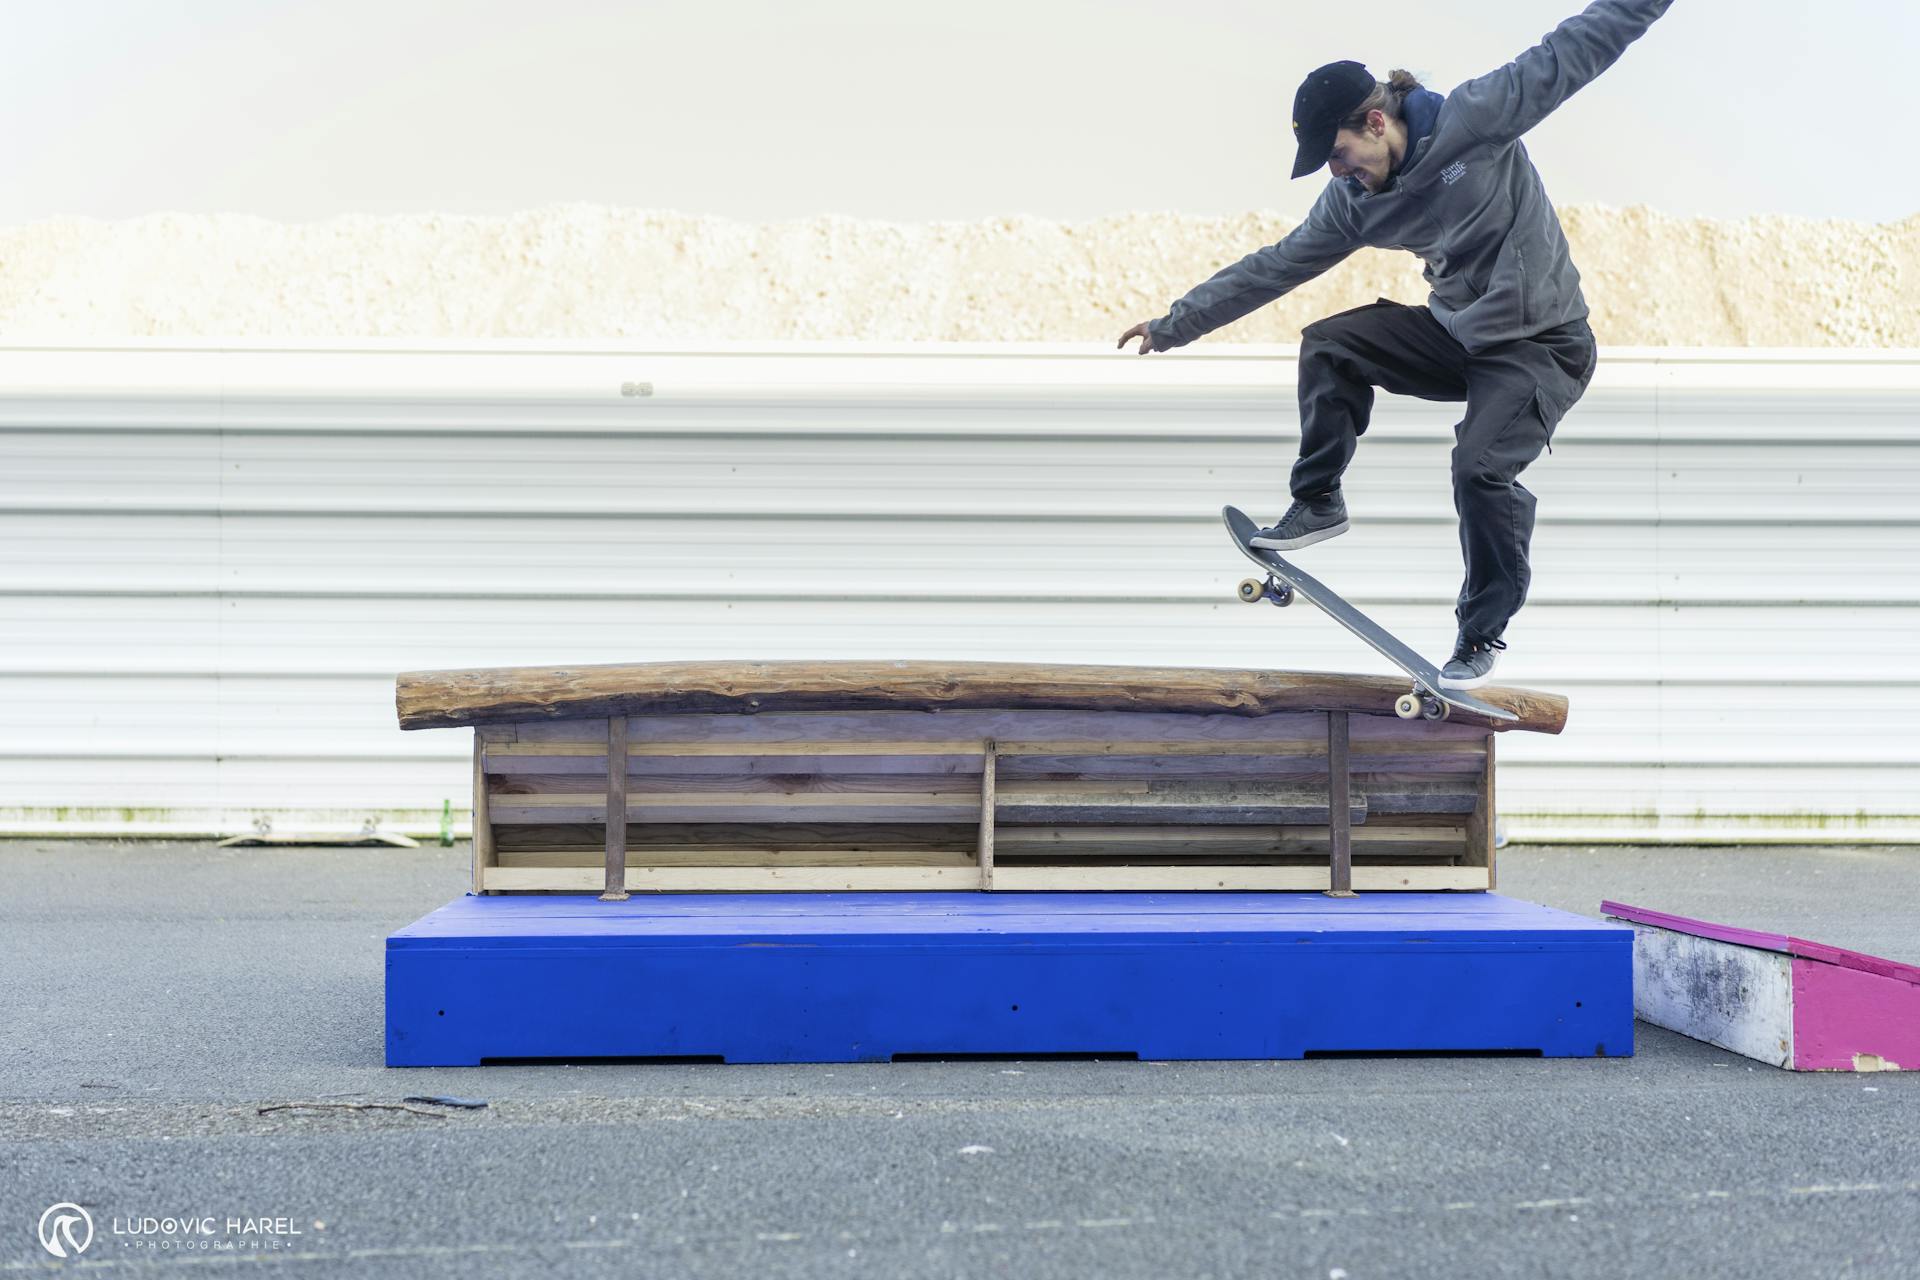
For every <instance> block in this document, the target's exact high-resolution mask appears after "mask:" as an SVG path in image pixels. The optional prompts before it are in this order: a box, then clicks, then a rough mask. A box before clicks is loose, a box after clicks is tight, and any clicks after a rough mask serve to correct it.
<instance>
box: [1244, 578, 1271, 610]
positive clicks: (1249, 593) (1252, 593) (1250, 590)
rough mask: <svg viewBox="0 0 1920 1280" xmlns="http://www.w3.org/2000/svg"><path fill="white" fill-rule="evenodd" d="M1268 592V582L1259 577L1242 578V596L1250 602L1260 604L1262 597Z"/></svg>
mask: <svg viewBox="0 0 1920 1280" xmlns="http://www.w3.org/2000/svg"><path fill="white" fill-rule="evenodd" d="M1266 592H1267V584H1266V583H1264V582H1262V581H1260V579H1258V578H1242V579H1241V580H1240V598H1241V599H1242V600H1244V601H1246V602H1247V603H1248V604H1258V603H1259V601H1260V597H1261V596H1263V595H1265V594H1266Z"/></svg>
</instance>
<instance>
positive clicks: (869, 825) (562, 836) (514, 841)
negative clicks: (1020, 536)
mask: <svg viewBox="0 0 1920 1280" xmlns="http://www.w3.org/2000/svg"><path fill="white" fill-rule="evenodd" d="M972 804H973V806H974V807H973V808H971V809H969V811H968V813H967V817H966V819H965V820H964V821H959V822H948V823H935V822H925V823H884V822H781V823H770V822H661V823H656V822H648V823H647V824H646V827H645V830H644V831H635V830H633V827H634V825H635V824H633V823H631V822H629V823H628V824H627V825H628V833H627V843H628V845H629V847H636V848H637V847H646V848H652V847H654V846H655V845H660V846H665V847H684V848H690V849H691V848H701V849H711V848H722V847H726V848H748V849H757V848H766V849H806V848H813V849H842V848H844V849H892V848H898V849H953V850H957V851H960V852H963V853H966V854H967V855H968V857H969V859H971V857H972V851H973V847H974V842H975V841H976V840H977V839H978V838H979V827H980V824H979V814H978V812H977V810H978V805H979V799H978V798H977V797H976V798H974V799H973V801H972ZM1222 829H1223V830H1231V829H1232V828H1222ZM603 841H604V833H603V832H602V831H601V830H600V826H599V824H598V823H586V822H572V823H560V822H555V823H524V824H515V825H512V826H504V827H501V828H499V830H498V831H497V832H496V836H495V844H496V847H497V848H498V849H499V850H500V851H501V852H502V853H505V852H506V851H507V850H509V849H545V848H552V849H562V848H565V849H585V850H587V851H589V852H590V853H593V854H596V855H597V854H599V853H601V852H602V851H603V850H604V848H605V845H604V843H603Z"/></svg>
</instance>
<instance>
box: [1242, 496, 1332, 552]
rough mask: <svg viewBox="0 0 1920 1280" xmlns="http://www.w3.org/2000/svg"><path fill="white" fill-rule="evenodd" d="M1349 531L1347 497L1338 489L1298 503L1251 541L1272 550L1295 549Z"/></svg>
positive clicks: (1250, 541)
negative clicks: (1342, 495) (1341, 494)
mask: <svg viewBox="0 0 1920 1280" xmlns="http://www.w3.org/2000/svg"><path fill="white" fill-rule="evenodd" d="M1346 531H1347V500H1346V499H1345V498H1343V497H1341V496H1340V491H1339V490H1338V489H1335V490H1333V492H1331V493H1323V494H1321V495H1320V496H1318V497H1316V498H1308V499H1306V500H1305V501H1302V502H1296V503H1294V504H1293V505H1292V506H1290V507H1288V508H1287V514H1285V515H1283V516H1281V517H1280V518H1279V519H1278V520H1276V521H1274V522H1273V524H1271V525H1270V526H1268V527H1267V528H1265V529H1262V530H1261V531H1260V532H1259V533H1256V534H1254V535H1253V537H1251V538H1249V539H1247V541H1248V543H1249V544H1250V545H1252V546H1256V547H1265V548H1267V549H1268V550H1269V551H1293V550H1296V549H1297V548H1300V547H1310V546H1312V545H1313V544H1314V543H1316V542H1325V541H1326V540H1327V539H1328V538H1332V537H1337V536H1339V535H1340V534H1343V533H1345V532H1346Z"/></svg>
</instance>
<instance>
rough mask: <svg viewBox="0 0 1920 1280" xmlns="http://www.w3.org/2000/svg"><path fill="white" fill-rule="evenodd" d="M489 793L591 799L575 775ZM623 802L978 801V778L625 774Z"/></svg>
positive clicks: (512, 778) (540, 778) (512, 781)
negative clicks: (748, 798)
mask: <svg viewBox="0 0 1920 1280" xmlns="http://www.w3.org/2000/svg"><path fill="white" fill-rule="evenodd" d="M490 776H491V778H492V784H491V788H490V789H491V791H492V792H493V797H494V799H495V800H496V801H498V800H500V799H502V798H504V797H509V796H541V795H570V796H582V795H592V794H594V792H593V791H592V790H591V789H590V788H589V787H588V786H587V785H584V784H585V783H586V782H587V779H586V778H585V777H583V776H582V775H579V774H556V773H517V774H511V775H503V774H498V773H496V774H492V775H490ZM626 785H627V797H628V800H629V801H630V802H631V803H635V804H638V803H641V802H642V801H643V800H644V799H645V798H646V797H648V796H656V795H711V796H722V797H725V796H744V795H946V796H966V797H969V798H976V799H977V798H978V796H979V794H980V778H979V774H978V772H977V771H976V772H975V773H971V774H967V775H965V776H960V777H947V776H939V777H929V776H926V775H921V774H890V773H880V774H874V773H791V774H785V773H783V774H775V775H770V776H765V777H760V776H751V777H750V776H746V775H742V774H733V775H719V776H715V775H709V774H692V773H688V774H675V775H672V776H669V777H636V776H634V775H633V774H628V775H626Z"/></svg>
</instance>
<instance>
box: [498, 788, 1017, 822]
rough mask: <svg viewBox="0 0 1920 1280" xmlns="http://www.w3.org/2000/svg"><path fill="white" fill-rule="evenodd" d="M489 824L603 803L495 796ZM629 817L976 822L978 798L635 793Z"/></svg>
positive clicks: (577, 814) (596, 808)
mask: <svg viewBox="0 0 1920 1280" xmlns="http://www.w3.org/2000/svg"><path fill="white" fill-rule="evenodd" d="M492 808H493V820H494V822H495V823H497V824H500V825H503V826H504V825H509V824H514V823H526V822H541V823H547V822H605V821H606V820H607V801H606V797H605V796H604V795H593V794H591V793H575V794H565V793H562V794H550V795H527V796H503V795H496V796H495V797H494V798H493V802H492ZM627 812H628V813H629V814H630V815H632V816H633V819H634V820H635V821H640V822H968V823H972V822H977V821H978V820H979V816H980V798H979V797H978V796H977V795H971V794H965V793H960V794H951V793H940V792H849V793H836V794H825V795H792V794H786V793H770V794H754V793H736V794H723V795H711V794H705V793H700V792H678V791H676V792H660V793H648V792H633V793H629V795H628V796H627Z"/></svg>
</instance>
